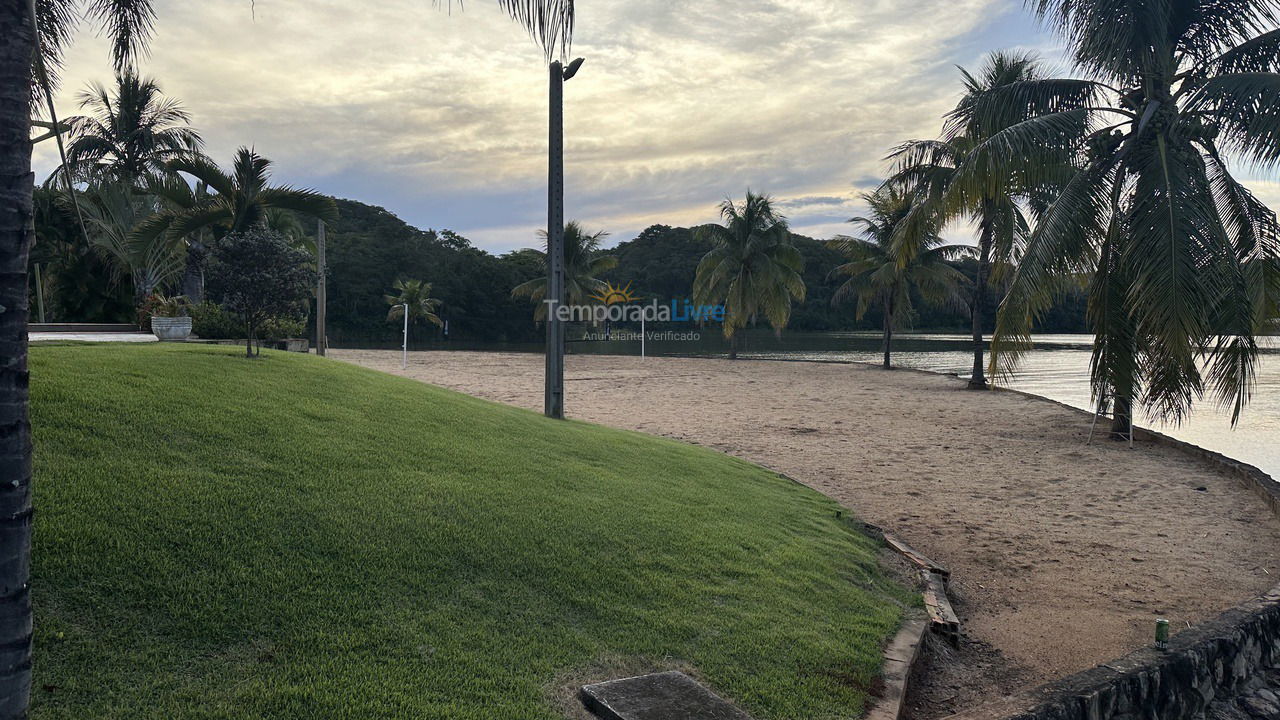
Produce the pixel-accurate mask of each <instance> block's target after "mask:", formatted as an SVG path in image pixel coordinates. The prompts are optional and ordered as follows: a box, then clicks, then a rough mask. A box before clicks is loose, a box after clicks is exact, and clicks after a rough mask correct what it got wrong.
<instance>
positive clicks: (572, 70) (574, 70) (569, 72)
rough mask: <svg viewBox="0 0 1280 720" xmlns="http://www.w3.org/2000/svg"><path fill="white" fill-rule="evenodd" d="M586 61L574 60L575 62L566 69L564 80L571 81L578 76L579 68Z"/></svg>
mask: <svg viewBox="0 0 1280 720" xmlns="http://www.w3.org/2000/svg"><path fill="white" fill-rule="evenodd" d="M584 60H585V58H574V60H573V62H571V63H569V66H568V67H566V68H565V69H564V79H565V80H569V79H571V78H572V77H573V76H574V75H577V74H578V68H580V67H582V63H583V61H584Z"/></svg>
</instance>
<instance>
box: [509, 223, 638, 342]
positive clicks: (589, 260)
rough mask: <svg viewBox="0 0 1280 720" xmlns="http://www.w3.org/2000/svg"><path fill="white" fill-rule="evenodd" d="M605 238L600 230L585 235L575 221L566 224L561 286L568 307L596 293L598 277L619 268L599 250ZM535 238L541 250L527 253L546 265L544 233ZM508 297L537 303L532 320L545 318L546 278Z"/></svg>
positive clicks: (540, 231)
mask: <svg viewBox="0 0 1280 720" xmlns="http://www.w3.org/2000/svg"><path fill="white" fill-rule="evenodd" d="M608 236H609V233H607V232H604V231H603V230H601V231H600V232H596V233H587V232H586V231H584V230H583V229H582V225H580V224H579V223H578V221H577V220H572V221H570V222H568V223H566V224H565V226H564V287H565V301H566V302H568V303H569V304H570V305H580V304H582V303H585V302H586V300H587V298H588V297H589V296H590V295H591V294H592V293H594V292H596V291H598V290H599V289H600V287H601V286H602V285H603V284H604V283H603V281H602V280H600V279H599V277H598V276H600V275H602V274H604V273H605V271H607V270H612V269H613V268H615V267H617V266H618V259H617V258H615V257H613V256H612V255H607V254H605V253H604V252H602V251H601V249H600V245H601V244H602V243H603V242H604V239H605V238H606V237H608ZM538 237H541V238H542V245H543V250H541V251H539V250H529V251H528V252H529V253H531V254H534V255H537V256H538V257H539V258H541V259H542V262H543V264H544V266H545V264H546V261H547V253H546V241H547V232H546V231H545V230H539V231H538ZM511 296H512V297H527V298H529V299H530V300H533V301H534V302H536V303H538V307H537V309H536V310H534V312H533V317H534V319H535V320H545V319H546V317H547V304H546V303H545V302H543V300H544V299H546V297H547V278H546V276H545V275H543V276H539V277H536V278H533V279H532V280H529V281H528V282H523V283H520V284H519V285H517V286H515V287H514V288H512V290H511Z"/></svg>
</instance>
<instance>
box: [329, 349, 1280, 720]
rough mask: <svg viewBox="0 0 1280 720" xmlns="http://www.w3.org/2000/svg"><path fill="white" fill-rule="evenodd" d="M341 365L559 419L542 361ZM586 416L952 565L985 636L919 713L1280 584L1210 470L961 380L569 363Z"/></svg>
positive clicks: (605, 359) (997, 691) (1276, 565)
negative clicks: (784, 488)
mask: <svg viewBox="0 0 1280 720" xmlns="http://www.w3.org/2000/svg"><path fill="white" fill-rule="evenodd" d="M330 355H331V356H332V357H334V358H336V359H339V360H343V361H347V362H352V363H357V364H360V365H364V366H366V367H371V368H375V369H378V370H384V371H387V372H390V373H394V374H406V375H408V376H410V377H413V378H417V379H420V380H423V381H425V382H429V383H433V384H436V385H440V386H443V387H447V388H452V389H454V390H458V391H461V392H465V393H469V394H471V395H476V396H479V397H482V398H487V399H489V400H495V401H498V402H503V403H510V404H513V405H518V406H522V407H526V408H531V409H536V410H541V407H542V363H543V360H542V356H541V355H534V354H499V353H473V352H429V353H427V352H423V353H411V354H410V359H409V367H408V370H407V371H401V370H400V355H399V353H398V352H395V351H356V350H332V351H330ZM566 398H567V400H566V409H567V413H568V414H569V415H570V416H571V417H574V418H578V419H582V420H587V421H590V422H596V423H601V424H604V425H612V426H615V427H620V428H627V429H631V430H639V431H641V432H647V433H652V434H655V435H663V436H667V437H671V438H676V439H679V440H684V441H687V442H691V443H697V444H700V445H704V446H707V447H711V448H715V449H716V450H720V451H723V452H726V453H730V454H732V455H737V456H740V457H743V458H746V459H748V460H751V461H753V462H756V463H759V464H761V465H764V466H767V467H769V468H772V469H774V470H776V471H778V472H781V473H784V474H786V475H788V476H790V477H793V478H795V479H796V480H798V481H800V482H803V483H805V484H806V485H809V486H810V487H812V488H814V489H816V490H819V491H821V492H823V493H825V494H827V495H829V496H831V497H832V498H834V499H836V500H837V501H839V502H840V503H842V504H844V505H845V506H846V507H848V508H850V509H851V510H852V511H854V512H855V513H856V514H857V515H859V516H860V517H861V518H863V519H864V520H866V521H868V522H870V523H873V524H875V525H878V526H881V527H883V528H885V529H887V530H892V531H893V532H895V533H896V534H898V535H899V536H901V537H902V538H903V539H904V540H906V541H907V542H908V543H910V544H911V545H913V546H914V547H916V548H917V549H919V550H920V551H921V552H923V553H925V554H926V555H928V556H930V558H932V559H933V560H935V561H937V562H940V563H942V564H943V565H946V566H947V567H948V568H949V569H950V570H951V572H952V590H953V592H954V595H955V598H956V602H957V612H958V613H959V615H960V619H961V622H962V625H963V629H964V633H965V635H966V638H965V641H964V643H962V647H961V649H960V650H959V651H958V652H944V653H938V654H936V655H935V657H934V658H933V659H932V660H931V662H932V663H933V667H932V668H931V669H930V672H929V678H928V681H927V682H926V683H924V684H923V685H922V686H921V688H920V691H919V692H918V693H917V696H916V697H915V698H914V699H913V709H914V713H913V714H914V715H915V716H916V717H932V716H939V715H945V714H949V713H950V712H956V711H959V710H961V709H964V708H966V707H968V706H969V705H971V704H974V703H977V702H980V701H983V700H992V699H996V698H997V697H999V696H1000V695H1001V694H1004V693H1010V692H1013V691H1015V690H1017V689H1020V688H1022V687H1026V686H1028V685H1033V684H1039V683H1041V682H1044V681H1046V680H1049V679H1052V678H1055V677H1059V676H1062V675H1065V674H1069V673H1071V672H1075V671H1078V670H1082V669H1085V668H1088V667H1091V666H1093V665H1096V664H1098V663H1101V662H1105V661H1107V660H1111V659H1113V658H1116V657H1118V656H1120V655H1123V654H1125V653H1126V652H1128V651H1130V650H1133V649H1135V648H1137V647H1140V646H1142V645H1143V644H1146V643H1148V642H1150V640H1151V638H1152V636H1153V633H1154V627H1155V618H1157V617H1165V618H1168V619H1169V621H1170V624H1171V626H1172V628H1173V629H1174V630H1175V631H1176V630H1178V629H1185V628H1187V627H1188V626H1189V625H1194V624H1195V623H1197V622H1200V621H1202V620H1205V619H1207V618H1210V617H1212V616H1214V615H1216V614H1217V613H1218V612H1220V611H1222V610H1224V609H1226V608H1227V607H1230V606H1231V605H1233V604H1235V603H1237V602H1240V601H1242V600H1245V599H1247V598H1250V597H1252V596H1254V595H1257V594H1259V593H1261V592H1263V591H1265V590H1267V589H1269V588H1270V587H1272V586H1274V585H1275V584H1276V583H1277V582H1280V521H1278V520H1277V519H1276V518H1275V517H1274V516H1272V515H1271V514H1270V513H1269V512H1268V511H1267V509H1266V508H1265V507H1264V506H1263V504H1262V503H1261V501H1259V500H1258V499H1257V498H1256V496H1254V495H1253V494H1252V493H1251V492H1250V491H1248V490H1247V489H1245V488H1243V487H1242V486H1240V485H1238V484H1237V483H1236V481H1235V480H1234V479H1232V478H1230V477H1229V476H1227V475H1225V474H1223V473H1222V472H1220V471H1219V470H1217V469H1216V468H1214V467H1213V466H1211V465H1209V464H1208V463H1207V462H1204V461H1201V460H1197V459H1193V458H1191V457H1188V456H1186V455H1184V454H1182V453H1180V452H1178V451H1177V450H1174V449H1172V448H1167V447H1161V446H1155V445H1149V444H1145V443H1138V445H1137V446H1136V447H1135V448H1133V449H1129V448H1128V447H1126V446H1125V445H1124V444H1123V443H1113V442H1110V441H1102V442H1094V443H1093V444H1092V445H1086V444H1085V440H1086V437H1087V435H1088V431H1089V422H1088V419H1087V418H1086V417H1084V416H1082V415H1080V414H1077V413H1074V412H1072V411H1070V410H1067V409H1065V408H1062V407H1059V406H1057V405H1054V404H1052V403H1049V402H1045V401H1041V400H1037V399H1034V398H1027V397H1023V396H1020V395H1017V394H1014V393H1002V392H987V393H975V392H971V391H967V390H965V389H964V386H963V383H961V382H959V381H958V380H956V379H954V378H948V377H943V376H940V375H929V374H925V373H918V372H912V371H905V370H897V371H885V370H882V369H879V368H876V367H872V366H867V365H842V364H824V363H797V362H769V361H749V360H737V361H730V360H714V359H682V358H647V359H642V358H636V357H616V356H598V355H576V356H570V357H569V358H568V361H567V371H566Z"/></svg>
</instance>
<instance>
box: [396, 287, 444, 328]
mask: <svg viewBox="0 0 1280 720" xmlns="http://www.w3.org/2000/svg"><path fill="white" fill-rule="evenodd" d="M391 287H392V289H393V290H395V291H396V292H397V293H398V294H396V295H383V296H382V297H383V299H384V300H386V301H387V304H388V305H390V306H391V309H390V310H388V311H387V322H395V321H397V320H401V321H402V320H404V309H405V306H406V305H408V306H409V322H410V323H416V322H418V321H419V320H426V321H427V322H429V323H431V324H432V325H435V326H436V327H444V321H443V320H441V319H440V316H439V315H436V309H438V308H439V307H440V301H439V300H437V299H435V298H433V297H431V283H429V282H423V281H421V280H404V279H400V280H396V281H395V283H393V284H392V285H391Z"/></svg>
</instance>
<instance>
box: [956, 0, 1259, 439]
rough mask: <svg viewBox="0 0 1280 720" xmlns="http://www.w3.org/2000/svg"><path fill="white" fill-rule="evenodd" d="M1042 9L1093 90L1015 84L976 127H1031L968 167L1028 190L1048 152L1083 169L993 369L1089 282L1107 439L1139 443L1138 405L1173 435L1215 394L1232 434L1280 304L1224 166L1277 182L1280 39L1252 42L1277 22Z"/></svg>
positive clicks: (1204, 5) (1091, 1)
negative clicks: (1071, 290)
mask: <svg viewBox="0 0 1280 720" xmlns="http://www.w3.org/2000/svg"><path fill="white" fill-rule="evenodd" d="M1034 7H1035V8H1036V11H1037V13H1038V15H1039V16H1040V17H1041V18H1042V19H1043V20H1047V21H1048V22H1049V23H1050V24H1052V25H1053V26H1054V27H1055V28H1056V29H1057V30H1058V31H1060V32H1061V33H1062V34H1063V36H1064V37H1065V39H1066V40H1067V42H1068V45H1069V48H1070V51H1071V53H1072V57H1073V59H1074V62H1075V65H1076V67H1077V68H1078V69H1079V70H1081V71H1082V72H1083V73H1084V74H1086V75H1087V76H1088V77H1087V78H1085V79H1067V80H1054V79H1042V80H1030V81H1025V82H1018V83H1013V84H1011V85H1009V86H1006V87H1003V88H999V89H997V90H995V91H993V92H991V93H989V94H987V95H986V96H985V97H983V98H982V99H981V100H980V101H979V102H977V103H976V104H975V106H974V108H973V113H974V116H975V118H976V122H978V123H980V124H993V123H994V122H995V119H997V118H1010V117H1018V116H1023V117H1026V118H1027V119H1025V120H1023V121H1021V122H1017V123H1014V124H1012V125H1010V126H1008V127H1006V128H1005V129H1004V130H1000V131H998V132H995V133H993V134H992V135H991V136H990V137H989V138H988V139H987V140H985V141H984V142H983V143H982V144H981V145H979V146H978V147H977V148H975V150H974V151H973V152H971V153H970V159H969V160H968V161H967V162H968V164H970V165H977V164H981V163H992V164H995V165H998V166H1000V167H1002V168H1004V169H1005V170H1006V172H1010V173H1015V174H1016V173H1021V174H1024V175H1025V176H1026V177H1028V178H1033V179H1035V178H1036V177H1037V175H1038V174H1039V173H1040V172H1041V170H1042V163H1041V162H1040V160H1041V159H1042V153H1043V151H1044V149H1045V148H1050V149H1053V150H1055V151H1062V152H1070V153H1072V157H1073V159H1074V166H1073V172H1072V174H1071V176H1070V178H1069V179H1068V180H1067V181H1066V182H1065V183H1064V184H1063V185H1062V187H1061V190H1060V191H1059V192H1058V193H1057V194H1056V197H1055V198H1054V199H1053V202H1052V204H1051V205H1050V206H1049V207H1048V208H1047V209H1046V211H1045V213H1044V216H1043V218H1042V219H1041V221H1040V222H1039V223H1038V225H1037V227H1036V230H1035V232H1034V233H1033V235H1032V236H1031V238H1030V240H1029V242H1028V244H1027V246H1026V248H1025V251H1024V252H1023V253H1022V258H1021V260H1020V263H1019V266H1018V269H1017V271H1016V273H1014V275H1013V278H1012V281H1011V285H1010V288H1009V294H1008V296H1007V297H1006V299H1005V301H1004V303H1003V304H1002V306H1001V309H1000V312H999V314H998V317H997V325H996V339H995V342H994V344H993V347H992V351H993V363H992V364H993V366H999V367H1000V368H1001V369H1002V370H1004V371H1009V370H1010V369H1012V367H1013V366H1014V364H1015V363H1016V360H1017V356H1018V354H1019V353H1020V352H1021V351H1022V350H1024V349H1025V348H1026V347H1028V346H1029V342H1030V329H1031V327H1032V323H1033V322H1034V320H1035V318H1036V317H1038V316H1039V314H1040V313H1042V312H1043V311H1044V310H1045V309H1046V308H1047V307H1048V306H1049V304H1050V303H1051V302H1052V300H1053V297H1054V294H1055V293H1054V291H1055V288H1056V287H1057V286H1058V285H1059V284H1060V278H1061V277H1063V276H1075V277H1080V278H1082V279H1083V280H1084V281H1085V282H1086V284H1087V287H1088V292H1089V309H1088V319H1089V322H1090V325H1091V327H1092V329H1093V331H1094V333H1095V335H1096V340H1095V343H1094V351H1093V360H1092V386H1093V393H1094V397H1095V399H1096V400H1097V401H1098V403H1099V409H1105V408H1104V405H1105V403H1106V401H1107V399H1108V398H1111V399H1112V401H1113V406H1114V413H1113V426H1112V432H1113V435H1118V436H1125V435H1127V434H1128V428H1129V426H1130V424H1131V420H1132V412H1133V406H1134V405H1135V403H1137V404H1141V405H1142V406H1143V407H1145V408H1146V409H1147V410H1148V412H1149V413H1150V414H1151V415H1153V416H1155V417H1157V418H1160V419H1163V420H1166V421H1172V422H1178V421H1180V420H1181V419H1182V418H1184V417H1185V416H1186V414H1187V412H1188V410H1189V409H1190V407H1191V405H1192V404H1193V402H1194V401H1196V400H1197V399H1199V398H1201V397H1203V396H1204V394H1206V393H1208V394H1210V395H1211V396H1212V397H1214V398H1215V399H1217V400H1218V401H1219V402H1220V403H1221V404H1223V405H1225V406H1229V407H1231V409H1232V418H1233V420H1234V419H1238V418H1239V416H1240V413H1241V411H1242V409H1243V408H1244V406H1245V404H1246V402H1247V401H1248V397H1249V393H1250V390H1251V388H1252V384H1253V375H1254V369H1255V365H1256V362H1257V353H1258V349H1257V344H1256V342H1255V339H1254V335H1255V333H1256V332H1257V331H1258V330H1259V329H1260V328H1261V327H1263V325H1264V324H1265V322H1266V320H1267V318H1268V317H1269V316H1271V315H1272V314H1274V313H1275V312H1276V306H1277V303H1276V300H1277V298H1278V297H1280V239H1278V238H1280V232H1278V231H1277V223H1276V216H1275V214H1274V213H1273V212H1272V211H1271V210H1270V209H1268V208H1267V207H1266V206H1265V205H1264V204H1263V203H1262V202H1260V201H1259V200H1258V199H1257V198H1256V197H1254V196H1253V195H1252V194H1251V193H1250V192H1249V191H1248V190H1247V189H1246V188H1245V187H1244V186H1243V185H1241V184H1240V183H1239V182H1238V181H1237V180H1236V179H1235V177H1234V176H1233V175H1232V171H1231V164H1230V162H1229V161H1228V158H1229V156H1232V157H1234V158H1235V160H1237V161H1242V162H1248V163H1252V164H1254V165H1256V166H1258V167H1261V168H1266V169H1272V170H1273V169H1274V168H1275V166H1276V163H1277V161H1280V72H1278V71H1280V30H1270V31H1268V32H1263V33H1262V34H1258V33H1259V32H1260V29H1261V28H1266V27H1273V26H1274V24H1275V21H1276V7H1275V4H1274V3H1272V2H1270V1H1269V0H1225V1H1218V0H1214V1H1213V2H1209V1H1208V0H1187V1H1186V2H1178V3H1154V2H1150V3H1148V2H1139V3H1133V4H1129V5H1126V6H1125V7H1124V8H1123V11H1118V10H1117V9H1116V7H1115V6H1113V5H1108V4H1104V3H1102V2H1100V1H1099V0H1036V2H1035V3H1034ZM1082 91H1083V92H1082ZM1046 107H1048V108H1050V109H1051V111H1050V112H1042V111H1040V112H1031V113H1028V112H1027V110H1028V109H1029V108H1036V109H1043V108H1046ZM1027 116H1029V117H1027Z"/></svg>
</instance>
